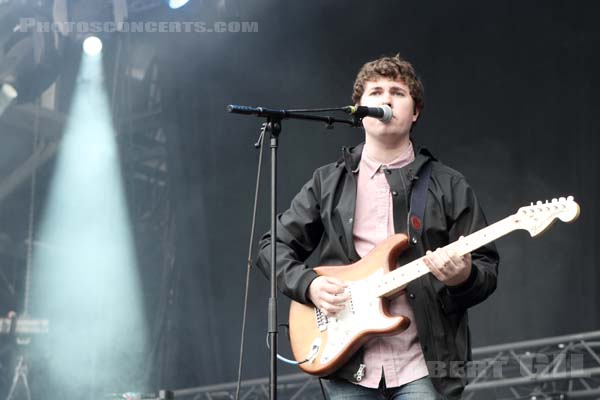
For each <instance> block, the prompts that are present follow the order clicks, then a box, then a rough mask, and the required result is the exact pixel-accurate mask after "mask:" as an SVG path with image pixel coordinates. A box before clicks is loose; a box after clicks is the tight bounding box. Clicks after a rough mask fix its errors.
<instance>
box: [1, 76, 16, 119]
mask: <svg viewBox="0 0 600 400" xmlns="http://www.w3.org/2000/svg"><path fill="white" fill-rule="evenodd" d="M0 85H1V86H0V115H2V113H4V110H6V108H7V107H8V106H9V105H10V103H12V102H13V100H14V99H16V98H17V89H15V87H14V86H13V85H11V84H9V83H4V84H0Z"/></svg>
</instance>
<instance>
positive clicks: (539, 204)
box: [535, 200, 544, 206]
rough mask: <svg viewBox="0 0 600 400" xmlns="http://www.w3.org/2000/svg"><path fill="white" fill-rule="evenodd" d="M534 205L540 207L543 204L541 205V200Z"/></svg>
mask: <svg viewBox="0 0 600 400" xmlns="http://www.w3.org/2000/svg"><path fill="white" fill-rule="evenodd" d="M535 204H536V205H538V206H541V205H542V204H544V203H542V201H541V200H538V201H537V203H535Z"/></svg>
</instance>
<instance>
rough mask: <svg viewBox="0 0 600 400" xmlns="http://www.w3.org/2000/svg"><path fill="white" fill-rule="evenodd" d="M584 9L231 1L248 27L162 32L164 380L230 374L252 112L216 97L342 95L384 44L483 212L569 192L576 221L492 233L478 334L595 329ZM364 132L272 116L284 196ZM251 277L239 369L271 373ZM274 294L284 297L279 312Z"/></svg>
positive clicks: (252, 155)
mask: <svg viewBox="0 0 600 400" xmlns="http://www.w3.org/2000/svg"><path fill="white" fill-rule="evenodd" d="M201 9H202V7H199V10H201ZM597 11H598V7H597V6H594V7H592V3H590V2H569V3H568V2H558V1H554V2H547V1H545V2H534V1H525V2H517V1H508V2H485V3H484V2H476V1H467V2H435V1H424V2H398V1H381V2H372V3H368V5H367V3H365V2H359V1H352V2H344V3H339V2H335V3H323V2H316V1H308V2H293V3H291V2H275V1H261V2H255V3H254V4H252V5H249V4H246V5H244V6H243V7H239V8H237V9H235V10H232V11H231V12H232V13H233V14H235V13H236V12H237V13H238V15H239V16H240V19H241V20H246V21H258V23H259V32H258V33H245V34H214V33H213V34H208V33H205V34H194V33H191V34H181V35H163V36H161V37H160V38H158V40H159V46H161V49H162V50H163V53H162V54H163V55H164V64H163V65H164V67H163V69H162V71H163V72H164V73H165V74H167V75H169V79H170V84H169V86H168V88H169V89H172V91H171V93H170V96H169V97H168V98H167V103H168V104H169V105H170V107H171V108H172V110H171V113H172V114H171V121H172V122H173V135H176V139H177V142H176V143H174V145H173V146H172V156H173V159H174V160H176V162H177V164H172V175H171V178H172V183H173V186H174V189H175V196H176V204H177V206H176V208H177V212H178V233H179V235H180V236H179V238H178V262H179V263H178V267H179V268H180V273H181V277H180V281H179V282H180V286H179V296H178V299H179V307H177V313H178V314H177V315H178V317H175V318H176V320H177V321H180V322H179V324H178V325H179V326H178V328H179V329H178V331H177V332H174V337H173V338H174V342H177V346H178V347H179V348H178V349H177V354H178V356H177V357H176V360H177V361H176V363H177V364H176V365H182V366H185V368H174V369H175V370H176V371H177V372H176V373H175V374H173V376H171V377H169V378H166V381H165V382H173V383H170V384H171V385H173V384H175V382H177V383H176V385H192V384H203V383H210V382H215V381H230V380H233V379H234V378H235V372H236V369H235V368H236V361H237V352H238V341H239V329H240V325H241V324H240V319H241V312H242V300H243V280H244V273H245V265H246V264H245V259H246V251H247V241H248V239H249V227H250V222H251V211H252V195H253V187H254V180H255V168H256V164H257V157H258V154H257V151H255V150H254V148H253V147H252V145H253V143H254V142H255V140H256V137H257V134H258V129H259V127H260V123H261V120H259V119H255V118H253V117H241V116H236V115H228V114H226V113H225V106H226V105H227V104H232V103H233V104H246V105H255V106H258V105H261V106H264V107H274V108H278V107H281V108H298V107H321V106H335V105H344V104H349V103H350V102H351V100H350V95H351V89H352V83H353V81H354V77H355V75H356V73H357V71H358V69H359V68H360V66H361V65H362V64H363V63H364V62H366V61H368V60H371V59H373V58H376V57H379V56H381V55H393V54H395V53H397V52H398V53H400V54H401V55H402V56H403V57H405V58H407V59H408V60H410V61H411V62H412V63H413V64H414V66H415V68H416V69H417V71H418V73H419V74H420V75H421V77H422V80H423V82H424V85H425V93H426V106H425V109H424V112H423V113H422V116H421V119H420V121H419V124H418V126H417V127H416V129H415V130H414V132H413V137H414V140H415V141H416V142H417V143H419V144H424V145H426V146H428V147H429V148H430V149H431V151H432V152H433V153H434V154H435V155H436V156H437V157H439V159H441V160H442V161H443V162H445V163H447V164H448V165H450V166H452V167H454V168H456V169H458V170H459V171H461V172H462V173H463V174H464V175H465V176H466V177H467V178H468V180H469V181H470V183H471V184H472V186H473V187H474V188H475V190H476V193H477V194H478V196H479V197H480V199H481V201H482V203H483V204H484V206H485V211H486V213H487V216H488V219H489V220H490V221H496V220H498V219H501V218H503V217H505V216H507V215H509V214H512V213H514V212H515V211H516V209H517V208H518V207H520V206H523V205H528V204H529V202H530V201H535V200H544V199H547V198H552V197H557V196H563V195H574V196H575V198H576V200H577V201H578V202H579V204H580V205H581V209H582V212H581V217H580V218H579V220H578V221H576V222H575V223H573V224H572V225H564V224H559V225H557V226H555V227H553V228H552V229H551V230H549V231H548V232H546V233H545V234H544V235H542V236H541V237H539V238H535V239H530V238H529V235H528V234H527V233H526V232H517V233H514V234H512V235H510V236H507V237H505V238H503V239H500V240H499V241H498V242H497V245H498V248H499V251H500V253H501V257H502V262H501V267H500V277H499V285H498V290H497V291H496V293H495V294H494V295H493V296H492V297H491V298H490V299H489V300H488V301H486V302H485V303H484V304H482V305H480V306H478V307H475V308H474V309H473V310H472V312H471V327H472V333H473V340H474V344H475V345H476V346H481V345H488V344H496V343H505V342H512V341H519V340H524V339H532V338H539V337H548V336H554V335H560V334H567V333H576V332H582V331H588V330H594V329H598V327H599V326H600V312H599V311H598V309H599V306H600V299H599V297H598V294H597V290H596V288H597V285H598V283H599V281H600V273H599V272H598V264H597V257H598V251H597V242H598V233H597V227H596V225H597V223H598V222H599V218H598V213H597V211H596V207H595V201H594V200H595V199H596V198H597V196H598V179H599V176H598V162H597V160H596V154H597V152H598V151H599V150H600V147H599V143H598V137H597V135H598V127H599V126H600V124H599V118H598V112H597V111H596V109H597V107H598V105H599V101H598V98H597V96H596V89H597V88H598V84H599V81H598V75H597V71H600V55H599V54H598V51H597V50H598V48H599V45H600V35H599V31H598V25H597V23H596V21H595V19H596V15H597ZM193 12H194V9H183V10H181V13H182V14H183V13H185V14H186V15H187V16H191V14H190V13H193ZM201 16H202V12H198V13H196V14H195V15H194V17H195V18H197V17H200V18H202V17H201ZM192 19H193V18H192ZM165 44H166V47H168V48H164V47H162V46H163V45H165ZM362 135H363V133H362V131H361V130H357V129H352V128H346V127H342V126H338V127H336V128H335V129H334V130H333V131H328V130H326V129H324V127H323V126H322V125H319V124H312V123H307V122H300V121H285V122H284V133H283V135H282V138H281V141H280V145H281V150H280V164H279V165H280V168H281V169H280V175H279V176H280V180H279V183H280V192H279V204H280V209H281V210H283V209H284V208H285V207H287V206H288V205H289V201H290V200H291V198H292V197H293V195H294V194H295V193H296V192H297V191H298V190H299V188H300V187H301V185H302V184H303V183H304V182H305V181H306V180H308V179H309V177H310V176H311V174H312V171H313V170H314V169H315V168H316V167H318V166H320V165H322V164H324V163H327V162H331V161H334V160H336V159H337V158H338V157H339V154H340V148H341V146H342V145H353V144H356V143H359V142H360V141H361V140H362ZM265 174H268V169H265ZM267 176H268V175H265V178H264V179H267ZM264 182H266V181H263V183H264ZM267 189H268V185H266V184H264V185H263V187H262V191H261V196H262V197H261V199H262V202H261V204H262V205H261V207H260V211H259V219H258V221H259V229H258V230H259V232H260V233H261V234H262V233H263V232H264V231H265V230H266V229H268V226H269V225H268V190H267ZM250 293H251V296H250V303H251V304H250V310H249V316H248V317H249V319H250V320H249V326H248V335H247V344H248V345H247V350H246V351H247V354H246V357H247V358H246V360H247V362H246V368H245V374H244V376H245V377H248V378H253V377H262V376H266V375H267V374H268V369H267V365H268V364H267V349H266V347H265V346H264V338H265V329H266V304H267V303H266V301H267V297H268V285H267V282H266V280H264V279H263V277H262V275H261V274H260V272H258V271H257V270H254V271H253V272H252V282H251V288H250ZM286 307H287V303H286V302H285V301H282V304H281V306H280V315H281V318H282V319H283V320H284V321H285V318H286ZM281 338H282V340H281V341H282V347H283V349H282V352H283V351H285V349H287V347H286V346H287V343H286V339H285V335H284V334H282V336H281ZM288 354H289V353H288ZM282 371H283V372H286V371H294V369H291V368H286V367H282ZM167 375H169V374H167Z"/></svg>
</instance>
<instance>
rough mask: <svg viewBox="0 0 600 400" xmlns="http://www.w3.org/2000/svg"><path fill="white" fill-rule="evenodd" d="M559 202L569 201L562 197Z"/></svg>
mask: <svg viewBox="0 0 600 400" xmlns="http://www.w3.org/2000/svg"><path fill="white" fill-rule="evenodd" d="M558 201H560V202H561V203H564V202H565V201H567V199H565V198H564V197H561V198H559V199H558Z"/></svg>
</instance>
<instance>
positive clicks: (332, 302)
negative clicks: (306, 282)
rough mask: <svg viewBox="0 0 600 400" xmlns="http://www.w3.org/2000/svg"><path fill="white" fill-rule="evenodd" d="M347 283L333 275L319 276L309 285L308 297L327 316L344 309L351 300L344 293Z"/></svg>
mask: <svg viewBox="0 0 600 400" xmlns="http://www.w3.org/2000/svg"><path fill="white" fill-rule="evenodd" d="M346 287H347V285H346V284H345V283H344V282H343V281H342V280H340V279H338V278H334V277H331V276H319V277H317V278H316V279H315V280H313V281H312V282H311V284H310V286H309V287H308V298H309V299H310V301H311V302H312V303H313V304H314V305H315V306H316V307H317V308H318V309H320V310H321V311H323V314H325V315H326V316H328V317H329V316H332V315H335V314H337V313H338V312H340V311H342V310H343V309H344V308H345V307H346V305H345V302H346V301H348V300H349V296H348V295H347V294H345V293H344V289H345V288H346Z"/></svg>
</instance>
